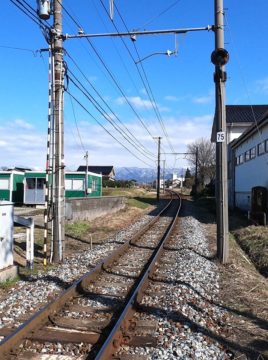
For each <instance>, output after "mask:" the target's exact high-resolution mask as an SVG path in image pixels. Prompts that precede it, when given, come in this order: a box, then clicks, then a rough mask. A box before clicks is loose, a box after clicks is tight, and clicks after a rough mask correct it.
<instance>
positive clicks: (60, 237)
mask: <svg viewBox="0 0 268 360" xmlns="http://www.w3.org/2000/svg"><path fill="white" fill-rule="evenodd" d="M61 4H62V0H54V2H53V9H54V23H53V29H52V36H53V39H52V51H53V57H54V64H55V86H54V89H55V90H54V91H55V93H54V99H55V103H54V118H55V184H54V186H55V192H54V193H55V202H54V211H53V215H54V221H53V256H52V261H53V262H56V263H57V262H61V261H63V259H64V248H65V241H64V240H65V229H64V227H65V226H64V225H65V198H64V180H65V179H64V128H63V94H64V65H63V41H62V38H61V35H62V6H61Z"/></svg>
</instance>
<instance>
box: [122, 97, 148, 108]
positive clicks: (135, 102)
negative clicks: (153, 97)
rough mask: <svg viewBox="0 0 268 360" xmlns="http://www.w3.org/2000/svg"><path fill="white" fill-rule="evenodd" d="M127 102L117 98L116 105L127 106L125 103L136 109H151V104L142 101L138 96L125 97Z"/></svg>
mask: <svg viewBox="0 0 268 360" xmlns="http://www.w3.org/2000/svg"><path fill="white" fill-rule="evenodd" d="M126 98H127V100H126V99H125V98H124V97H119V98H117V99H116V103H117V104H118V105H124V104H127V101H128V102H129V103H130V104H131V105H133V106H135V107H136V108H137V109H152V108H153V104H152V103H151V101H149V100H145V99H142V98H141V97H140V96H127V97H126Z"/></svg>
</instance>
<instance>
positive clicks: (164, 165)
mask: <svg viewBox="0 0 268 360" xmlns="http://www.w3.org/2000/svg"><path fill="white" fill-rule="evenodd" d="M165 169H166V160H163V194H165Z"/></svg>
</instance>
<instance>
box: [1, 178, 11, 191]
mask: <svg viewBox="0 0 268 360" xmlns="http://www.w3.org/2000/svg"><path fill="white" fill-rule="evenodd" d="M0 189H1V190H8V189H9V179H0Z"/></svg>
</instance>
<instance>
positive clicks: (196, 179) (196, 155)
mask: <svg viewBox="0 0 268 360" xmlns="http://www.w3.org/2000/svg"><path fill="white" fill-rule="evenodd" d="M197 171H198V147H196V151H195V192H196V193H197V185H198V174H197Z"/></svg>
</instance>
